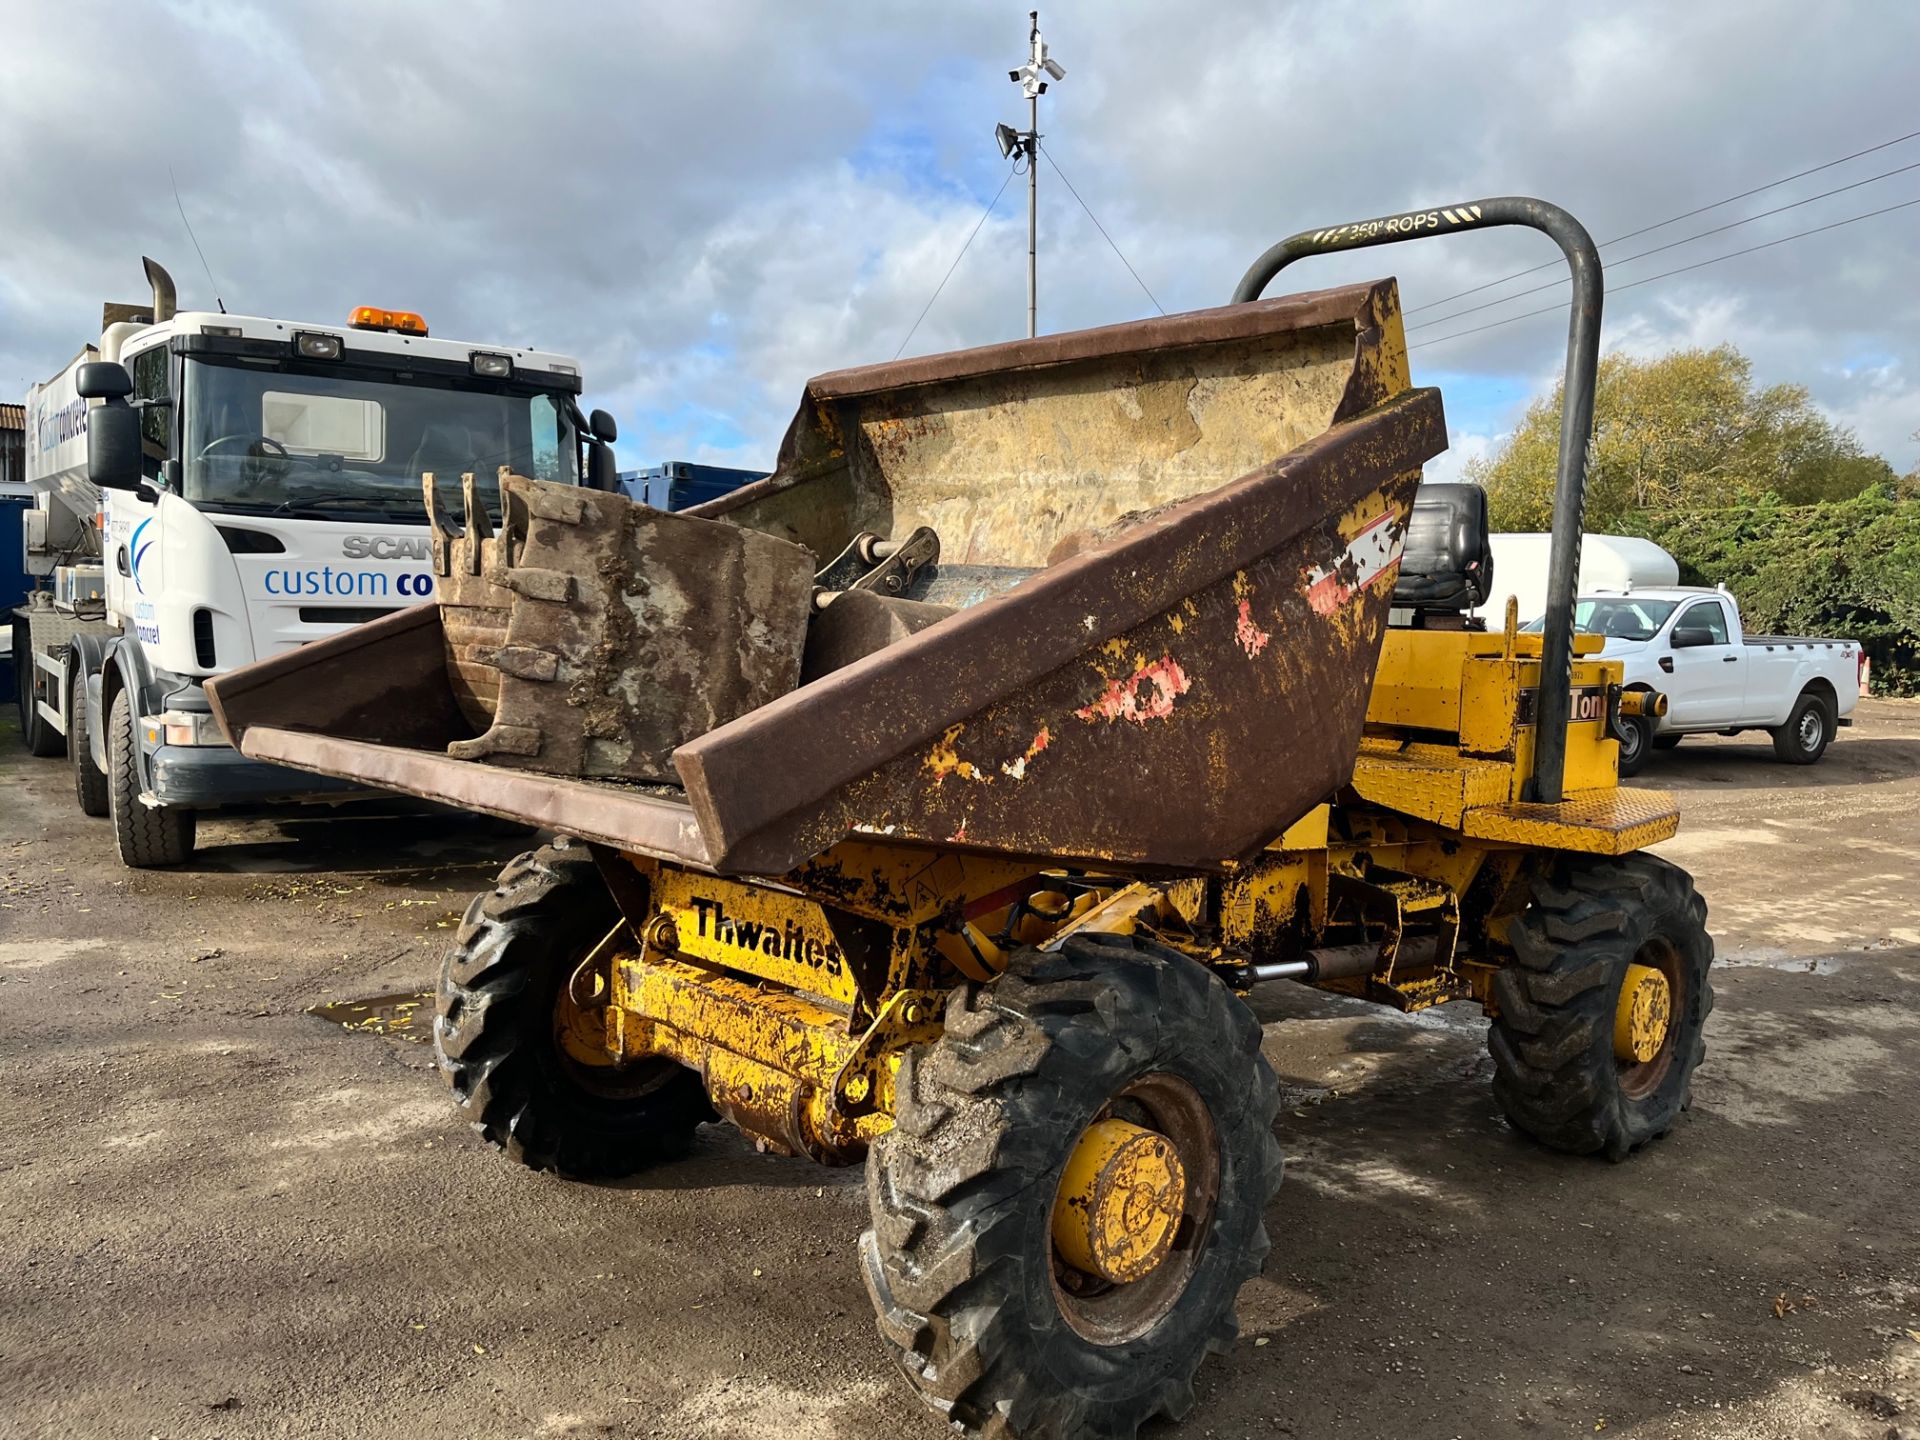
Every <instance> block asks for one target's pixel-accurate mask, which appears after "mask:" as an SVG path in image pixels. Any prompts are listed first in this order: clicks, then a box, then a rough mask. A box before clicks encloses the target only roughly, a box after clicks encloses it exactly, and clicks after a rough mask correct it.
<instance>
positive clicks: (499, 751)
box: [447, 725, 545, 760]
mask: <svg viewBox="0 0 1920 1440" xmlns="http://www.w3.org/2000/svg"><path fill="white" fill-rule="evenodd" d="M544 738H545V737H544V736H542V735H541V733H540V731H539V730H538V729H536V728H535V727H534V726H532V725H489V726H488V727H487V730H486V733H485V734H483V735H478V736H475V737H474V738H473V739H471V740H455V741H454V742H453V743H452V744H451V745H449V746H447V754H449V755H451V756H452V757H453V758H454V759H456V760H485V759H487V758H488V757H489V756H492V755H523V756H534V755H538V754H539V753H540V751H541V748H542V745H541V742H542V740H543V739H544Z"/></svg>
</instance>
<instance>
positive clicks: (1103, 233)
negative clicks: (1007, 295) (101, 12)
mask: <svg viewBox="0 0 1920 1440" xmlns="http://www.w3.org/2000/svg"><path fill="white" fill-rule="evenodd" d="M1040 150H1041V152H1042V153H1043V154H1045V155H1046V157H1047V158H1048V159H1049V160H1052V161H1053V168H1054V171H1055V172H1056V173H1057V174H1058V175H1059V176H1060V179H1061V182H1062V183H1063V184H1064V185H1065V186H1066V187H1067V191H1068V193H1069V194H1071V195H1072V196H1073V198H1074V199H1076V200H1080V192H1079V191H1078V190H1076V189H1074V186H1073V181H1071V180H1069V179H1067V172H1066V171H1065V170H1062V169H1061V168H1060V161H1059V159H1058V158H1057V157H1056V156H1055V155H1054V153H1053V151H1051V150H1049V149H1047V147H1046V146H1044V145H1041V146H1040ZM1080 208H1081V209H1082V210H1085V211H1086V212H1087V218H1088V219H1089V220H1091V221H1093V228H1094V229H1096V230H1098V231H1099V232H1100V238H1101V239H1102V240H1104V241H1106V242H1107V248H1108V249H1110V250H1112V251H1113V253H1114V254H1115V255H1119V256H1120V263H1121V264H1122V265H1124V266H1126V267H1127V273H1128V274H1129V275H1131V276H1133V283H1134V284H1136V285H1138V286H1139V287H1140V293H1141V294H1142V295H1145V296H1146V297H1147V299H1148V300H1149V301H1150V302H1151V303H1152V305H1153V308H1154V309H1156V310H1158V311H1159V312H1160V313H1161V314H1162V315H1164V314H1166V313H1167V311H1166V307H1165V306H1163V305H1162V304H1161V303H1160V302H1159V301H1158V300H1156V299H1154V294H1153V291H1151V290H1149V289H1147V282H1146V281H1144V280H1142V279H1141V278H1140V272H1139V271H1138V270H1136V269H1134V268H1133V262H1132V261H1131V260H1129V259H1127V257H1126V256H1125V255H1124V254H1122V253H1121V250H1120V247H1119V246H1118V245H1116V244H1114V243H1113V237H1112V236H1111V235H1109V234H1108V233H1107V227H1106V226H1104V225H1102V224H1101V223H1100V217H1099V216H1098V215H1096V214H1094V213H1093V209H1092V207H1091V206H1089V205H1088V204H1087V202H1086V201H1085V200H1080Z"/></svg>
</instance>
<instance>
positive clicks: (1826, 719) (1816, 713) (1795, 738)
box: [1772, 690, 1833, 765]
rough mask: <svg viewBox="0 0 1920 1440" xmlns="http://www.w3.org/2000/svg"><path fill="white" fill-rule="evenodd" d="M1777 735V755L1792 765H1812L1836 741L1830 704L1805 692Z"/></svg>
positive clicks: (1775, 740) (1775, 741)
mask: <svg viewBox="0 0 1920 1440" xmlns="http://www.w3.org/2000/svg"><path fill="white" fill-rule="evenodd" d="M1772 734H1773V753H1774V754H1776V755H1778V756H1779V757H1780V758H1781V759H1782V760H1784V761H1786V762H1787V763H1788V764H1789V765H1811V764H1813V762H1814V761H1816V760H1818V759H1819V758H1820V757H1821V756H1822V755H1824V754H1826V753H1827V746H1828V745H1829V744H1831V743H1832V741H1833V715H1832V712H1831V711H1829V710H1828V709H1827V702H1826V701H1825V700H1823V699H1821V698H1820V697H1819V696H1818V695H1816V694H1814V693H1813V691H1811V690H1803V691H1801V693H1800V698H1799V699H1798V700H1796V701H1795V702H1794V705H1793V711H1792V713H1791V714H1789V715H1788V716H1787V723H1786V724H1784V725H1782V726H1781V727H1780V728H1779V729H1778V730H1775V731H1773V732H1772Z"/></svg>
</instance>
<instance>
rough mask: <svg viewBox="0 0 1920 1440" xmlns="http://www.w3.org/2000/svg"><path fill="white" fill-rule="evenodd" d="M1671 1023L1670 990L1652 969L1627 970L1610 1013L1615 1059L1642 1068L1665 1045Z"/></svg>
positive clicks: (1671, 988)
mask: <svg viewBox="0 0 1920 1440" xmlns="http://www.w3.org/2000/svg"><path fill="white" fill-rule="evenodd" d="M1672 1020H1673V987H1672V986H1670V985H1668V983H1667V977H1666V976H1664V975H1662V974H1661V973H1660V972H1659V971H1658V970H1656V969H1654V968H1653V967H1652V966H1651V965H1629V966H1627V976H1626V979H1625V980H1623V981H1621V983H1620V1000H1619V1003H1618V1004H1617V1005H1616V1006H1615V1007H1614V1012H1613V1054H1614V1058H1615V1059H1618V1060H1621V1061H1624V1062H1625V1063H1627V1064H1629V1065H1644V1064H1646V1063H1647V1062H1648V1061H1649V1060H1651V1059H1653V1058H1654V1056H1656V1055H1658V1054H1659V1053H1660V1047H1661V1046H1662V1045H1664V1044H1666V1043H1667V1027H1668V1026H1669V1024H1671V1022H1672Z"/></svg>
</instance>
